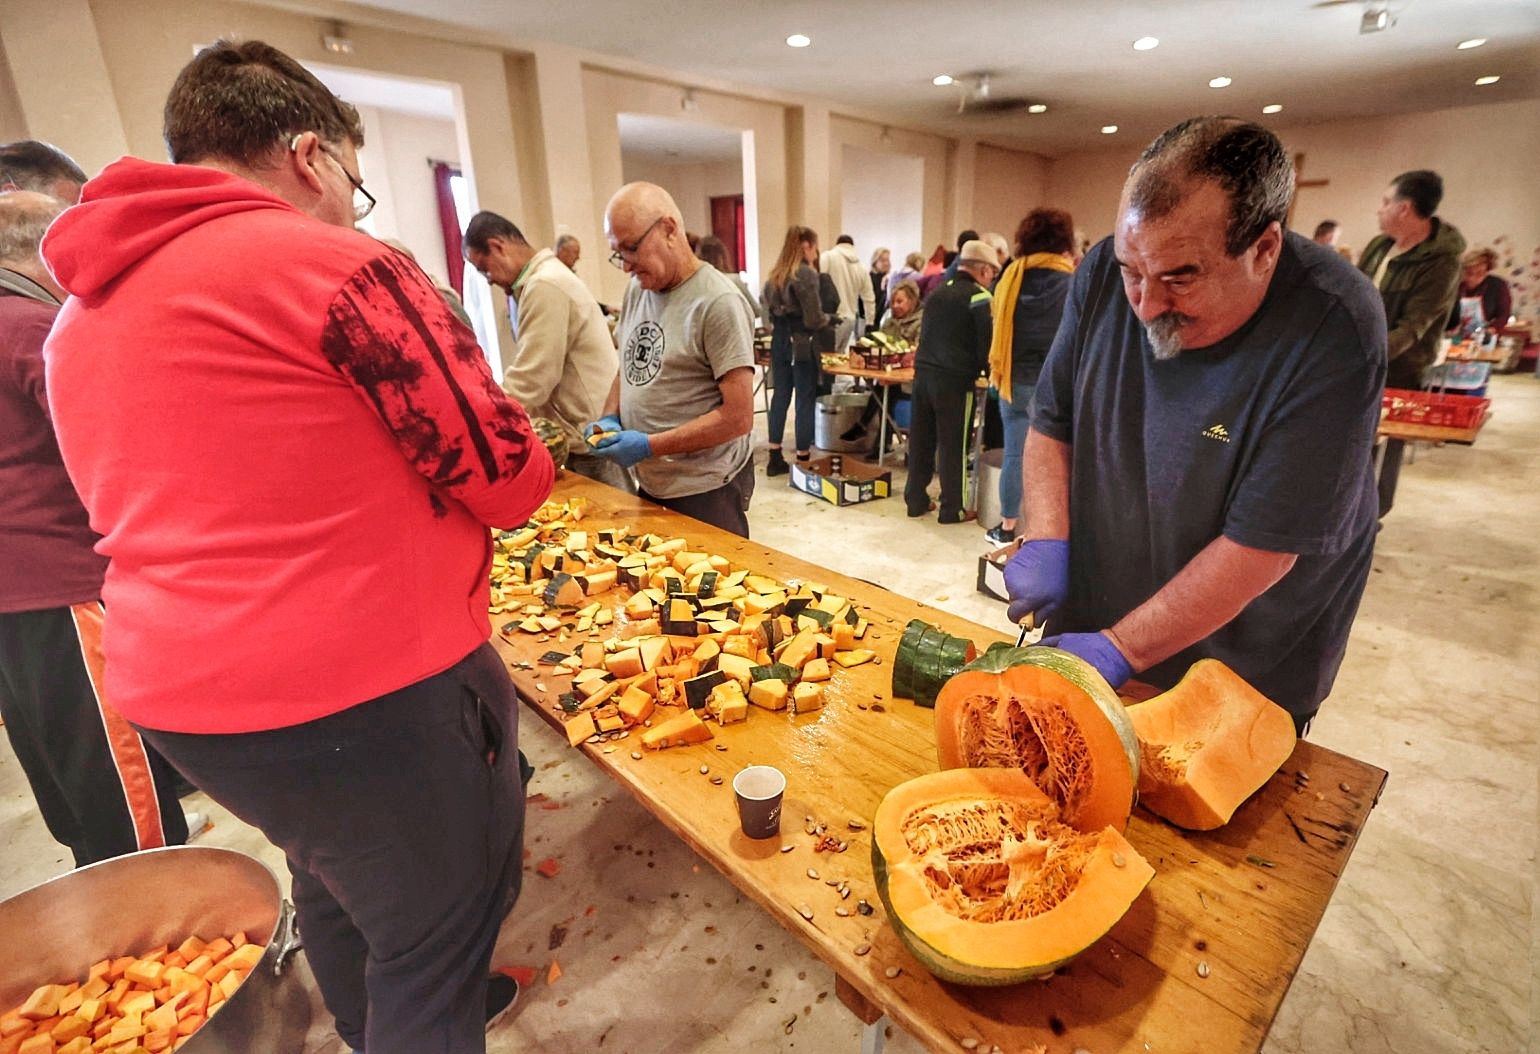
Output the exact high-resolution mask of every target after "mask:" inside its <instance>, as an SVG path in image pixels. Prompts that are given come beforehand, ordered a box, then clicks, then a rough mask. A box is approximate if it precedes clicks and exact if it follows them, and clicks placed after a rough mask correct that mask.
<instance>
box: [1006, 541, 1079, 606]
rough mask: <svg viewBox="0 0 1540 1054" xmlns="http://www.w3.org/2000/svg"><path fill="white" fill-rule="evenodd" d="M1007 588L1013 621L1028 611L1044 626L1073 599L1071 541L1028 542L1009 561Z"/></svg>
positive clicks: (1007, 566) (1007, 565)
mask: <svg viewBox="0 0 1540 1054" xmlns="http://www.w3.org/2000/svg"><path fill="white" fill-rule="evenodd" d="M1005 592H1006V593H1007V595H1009V596H1010V598H1011V605H1010V607H1009V608H1008V609H1007V614H1008V615H1009V617H1010V620H1011V621H1012V622H1020V621H1021V620H1022V619H1023V618H1025V617H1026V616H1027V615H1029V614H1030V615H1032V616H1034V618H1035V620H1036V623H1037V624H1038V625H1039V626H1041V625H1042V624H1043V623H1044V622H1047V621H1048V620H1049V619H1050V618H1052V617H1053V614H1054V612H1056V611H1058V610H1059V608H1060V606H1062V605H1063V603H1064V601H1065V600H1067V599H1069V542H1067V541H1065V540H1064V539H1062V538H1037V539H1034V540H1032V541H1030V542H1027V543H1026V544H1025V545H1023V546H1022V547H1021V548H1020V549H1018V550H1016V555H1015V556H1013V557H1011V559H1010V562H1009V563H1007V564H1006V565H1005Z"/></svg>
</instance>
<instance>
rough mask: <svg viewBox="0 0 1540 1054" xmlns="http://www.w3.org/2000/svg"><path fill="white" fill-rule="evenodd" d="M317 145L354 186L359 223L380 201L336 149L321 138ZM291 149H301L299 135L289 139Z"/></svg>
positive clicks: (356, 215)
mask: <svg viewBox="0 0 1540 1054" xmlns="http://www.w3.org/2000/svg"><path fill="white" fill-rule="evenodd" d="M301 134H303V133H301ZM316 145H317V146H319V147H320V148H321V153H323V154H325V155H326V156H327V157H329V158H331V159H332V161H333V163H335V164H336V166H337V167H338V168H340V169H342V174H343V176H344V177H346V178H347V181H348V183H349V184H350V185H351V186H352V187H353V193H354V195H355V199H354V201H353V222H354V223H357V222H358V221H359V220H361V219H363V218H364V217H365V216H367V215H369V213H371V212H373V211H374V206H375V205H376V204H378V202H376V201H375V200H374V195H373V194H371V193H369V192H368V191H367V190H365V189H364V181H363V180H362V179H359V178H357V177H356V176H354V175H353V173H351V172H349V171H348V166H347V165H344V164H343V163H342V158H340V157H338V156H337V152H336V151H335V150H333V149H332V148H331V147H329V146H327V145H326V144H325V143H323V142H321V141H320V140H319V138H318V139H317V141H316ZM289 149H290V150H291V151H292V150H298V149H299V136H295V137H294V138H293V139H290V140H289ZM358 194H362V195H363V196H364V200H363V202H362V203H360V202H359V201H358V200H357V198H356V195H358Z"/></svg>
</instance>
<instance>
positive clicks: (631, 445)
mask: <svg viewBox="0 0 1540 1054" xmlns="http://www.w3.org/2000/svg"><path fill="white" fill-rule="evenodd" d="M593 452H594V455H595V456H596V457H607V458H609V459H610V460H611V461H613V462H615V463H616V464H617V465H619V466H620V467H621V468H630V467H631V466H632V465H634V464H636V463H637V462H638V461H646V460H647V459H648V458H650V457H652V440H651V439H650V438H649V437H648V435H647V433H646V432H635V431H632V430H631V429H625V430H624V431H621V432H617V433H616V434H615V435H614V437H613V438H611V439H608V440H606V441H605V442H603V443H600V444H599V445H598V446H596V447H594V448H593Z"/></svg>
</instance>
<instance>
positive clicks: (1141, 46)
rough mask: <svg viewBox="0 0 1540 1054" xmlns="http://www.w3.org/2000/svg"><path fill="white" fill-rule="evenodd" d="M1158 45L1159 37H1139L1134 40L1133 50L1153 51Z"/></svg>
mask: <svg viewBox="0 0 1540 1054" xmlns="http://www.w3.org/2000/svg"><path fill="white" fill-rule="evenodd" d="M1158 47H1160V38H1159V37H1140V38H1139V39H1138V40H1136V41H1134V50H1135V51H1153V50H1155V49H1156V48H1158Z"/></svg>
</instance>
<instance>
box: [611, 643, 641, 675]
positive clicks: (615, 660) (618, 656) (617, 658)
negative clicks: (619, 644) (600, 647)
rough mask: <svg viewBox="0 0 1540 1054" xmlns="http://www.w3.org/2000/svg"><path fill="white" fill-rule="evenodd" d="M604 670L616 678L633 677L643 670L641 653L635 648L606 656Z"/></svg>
mask: <svg viewBox="0 0 1540 1054" xmlns="http://www.w3.org/2000/svg"><path fill="white" fill-rule="evenodd" d="M604 668H605V669H606V670H609V671H610V673H612V674H614V675H615V676H616V677H635V676H636V675H637V674H639V673H641V672H642V670H643V669H645V667H644V666H643V664H642V653H641V651H639V650H638V649H636V648H627V649H626V650H625V651H617V652H616V653H615V654H613V655H609V656H606V657H605V660H604Z"/></svg>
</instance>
